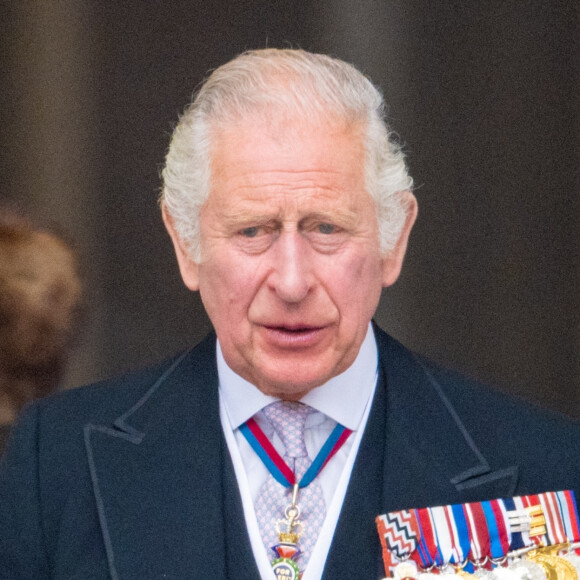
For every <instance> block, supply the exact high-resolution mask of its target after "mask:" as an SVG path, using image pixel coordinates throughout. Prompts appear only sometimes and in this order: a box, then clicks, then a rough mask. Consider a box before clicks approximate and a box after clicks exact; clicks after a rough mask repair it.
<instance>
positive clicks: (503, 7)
mask: <svg viewBox="0 0 580 580" xmlns="http://www.w3.org/2000/svg"><path fill="white" fill-rule="evenodd" d="M576 4H577V3H575V2H572V1H570V2H556V1H553V2H548V1H544V2H540V1H527V2H519V1H515V0H514V1H509V0H508V1H501V2H491V1H481V0H479V1H477V2H459V1H457V2H451V1H441V2H426V1H423V2H419V1H417V0H406V1H405V0H398V1H389V0H377V1H371V0H362V1H359V2H356V3H355V2H350V1H347V0H319V1H316V2H311V1H300V2H299V1H296V2H291V1H289V0H280V1H278V2H276V3H272V2H266V1H263V2H262V1H257V0H256V1H249V0H248V1H245V2H244V1H238V2H227V1H225V0H214V1H212V2H207V3H201V2H192V1H191V0H173V1H171V2H168V1H167V0H141V1H135V2H128V1H125V2H122V1H121V2H97V1H96V0H84V1H83V0H78V1H73V0H70V1H68V2H66V1H64V0H62V1H58V2H57V1H56V0H55V1H44V2H41V1H40V0H38V1H36V2H26V3H24V2H23V3H11V5H10V6H8V7H6V8H4V9H3V10H5V12H4V14H3V18H2V23H3V34H2V35H1V38H0V46H1V47H2V55H3V61H4V62H3V65H4V66H3V67H2V70H3V73H2V78H1V79H0V80H1V81H2V87H3V91H1V93H2V94H1V95H0V99H1V101H0V105H1V107H2V111H1V113H0V115H1V119H0V120H1V121H2V128H3V130H2V132H1V135H0V146H1V147H2V150H1V160H2V164H1V166H0V178H1V179H2V190H1V191H2V195H5V197H6V198H8V199H9V200H10V201H11V202H12V203H13V204H14V205H16V206H18V207H20V208H22V209H23V210H26V211H28V212H31V213H32V214H33V215H36V216H37V217H38V218H39V219H41V220H44V221H51V220H52V221H57V222H60V223H61V224H63V225H64V226H65V227H66V228H67V229H68V230H69V231H70V232H71V233H72V235H73V236H74V237H75V238H76V239H77V240H78V241H79V244H80V246H81V248H82V250H83V253H84V256H85V261H86V264H87V271H88V276H89V280H90V283H89V287H90V298H91V306H90V308H91V309H90V313H91V314H90V317H89V320H88V321H87V325H86V329H85V332H84V335H83V337H82V339H81V341H80V344H79V346H78V348H77V351H76V353H75V357H74V359H73V361H72V363H71V369H70V372H69V376H68V379H67V382H68V384H69V386H72V385H76V384H79V383H81V382H86V381H89V380H94V379H97V378H101V377H105V376H109V375H111V374H114V373H117V372H120V371H122V370H125V369H127V368H130V367H134V366H137V365H141V364H143V363H147V362H151V361H154V360H157V359H159V358H162V357H163V356H165V355H167V354H169V353H172V352H175V351H176V350H179V349H181V348H183V347H184V346H186V345H188V344H190V343H192V342H194V341H196V340H198V339H199V338H200V337H201V336H202V335H203V334H204V333H205V332H206V331H207V329H208V328H209V324H208V321H207V319H206V317H205V315H204V314H203V311H202V308H201V305H200V303H199V300H198V298H197V296H194V295H192V294H190V293H188V292H187V291H186V290H185V288H184V287H182V285H181V282H180V279H179V276H178V271H177V268H176V265H175V263H174V260H173V256H172V250H171V247H170V244H169V240H168V238H167V236H166V234H165V233H164V231H163V228H162V224H161V221H160V218H159V215H158V209H157V207H156V198H157V195H158V191H159V187H160V179H159V171H160V167H161V165H162V162H163V157H164V153H165V150H166V147H167V143H168V139H169V134H170V132H171V128H172V126H173V124H174V123H175V121H176V119H177V116H178V114H179V113H180V112H181V111H182V109H183V107H184V106H185V104H186V103H187V102H188V100H189V99H190V97H191V94H192V92H193V90H194V88H195V86H196V85H197V84H198V83H199V82H200V81H201V80H202V79H203V78H204V76H205V75H206V74H207V72H208V71H209V70H211V69H212V68H215V67H216V66H218V65H219V64H221V63H223V62H224V61H225V60H227V59H229V58H230V57H232V56H234V55H235V54H237V53H239V52H240V51H242V50H244V49H248V48H259V47H264V46H294V47H298V46H299V47H302V48H306V49H309V50H314V51H320V52H328V53H331V54H333V55H335V56H338V57H341V58H344V59H345V60H348V61H350V62H353V63H354V64H355V65H357V66H358V67H359V68H360V69H361V70H363V71H364V72H365V73H366V74H368V75H369V76H370V77H371V78H372V79H373V80H374V81H375V83H377V84H379V85H380V86H381V87H382V89H383V91H384V94H385V97H386V100H387V102H388V103H389V115H390V119H391V124H392V126H393V127H394V129H395V130H396V131H397V132H398V133H399V134H400V136H401V140H402V141H403V143H404V144H405V149H406V151H407V154H408V159H409V164H410V167H411V172H412V174H413V176H414V178H415V182H416V185H417V189H416V194H417V197H418V199H419V204H420V217H419V221H418V223H417V226H416V229H415V231H414V233H413V236H412V239H411V245H410V249H409V254H408V259H407V262H406V265H405V269H404V272H403V275H402V277H401V280H400V281H399V283H398V284H397V285H396V286H395V287H394V288H393V289H390V290H389V291H387V292H385V296H384V298H383V301H382V304H381V307H380V310H379V312H378V314H377V319H378V320H379V322H380V323H381V324H383V325H384V326H385V327H386V328H387V329H389V330H390V331H391V332H392V333H393V334H394V335H395V336H397V337H398V338H400V339H401V340H403V342H405V343H406V344H407V345H408V346H410V347H412V348H414V349H416V350H418V351H420V352H422V353H424V354H426V355H428V356H431V357H433V358H435V359H438V360H440V361H441V362H443V363H445V364H448V365H451V366H454V367H456V368H459V369H461V370H463V371H465V372H467V373H469V374H471V375H472V376H475V377H478V378H480V379H482V380H485V381H487V382H492V383H495V384H496V385H498V386H499V387H501V388H503V389H506V390H509V391H512V392H515V393H518V394H520V395H522V396H524V397H526V398H529V399H531V400H535V401H539V402H542V403H543V404H545V405H547V406H550V407H553V408H556V409H560V410H562V411H565V412H568V413H571V414H574V415H577V416H580V394H579V393H578V391H579V389H578V387H579V383H580V365H579V362H578V361H579V351H580V336H579V326H578V321H579V300H578V294H579V292H578V290H579V288H578V286H579V285H578V282H579V267H578V263H579V262H578V258H579V252H578V250H579V238H580V235H579V233H578V230H579V228H578V225H579V223H580V220H579V218H580V207H579V201H578V186H579V183H578V173H577V168H578V142H579V137H578V124H577V92H578V70H577V64H576V63H577V62H578V58H577V57H578V54H577V52H578V51H577V36H578V30H577V24H578V15H577V8H576ZM104 6H105V7H104Z"/></svg>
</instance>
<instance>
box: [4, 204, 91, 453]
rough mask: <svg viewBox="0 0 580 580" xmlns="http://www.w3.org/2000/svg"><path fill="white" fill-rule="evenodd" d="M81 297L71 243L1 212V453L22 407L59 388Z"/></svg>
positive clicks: (14, 216) (75, 257)
mask: <svg viewBox="0 0 580 580" xmlns="http://www.w3.org/2000/svg"><path fill="white" fill-rule="evenodd" d="M81 296H82V289H81V280H80V276H79V266H78V262H77V256H76V254H75V252H74V250H73V249H72V248H71V247H70V246H69V244H68V243H67V242H66V241H65V240H64V239H63V238H62V237H60V236H59V235H57V234H55V233H52V232H50V231H47V230H43V229H39V228H37V227H35V226H34V225H33V224H32V223H31V222H30V221H28V220H26V219H24V218H23V217H21V216H19V215H18V214H16V213H14V212H11V211H8V210H2V209H0V454H1V453H2V452H3V451H4V447H5V444H6V441H7V439H8V434H9V432H10V428H11V426H12V424H13V423H14V421H15V420H16V417H17V416H18V414H19V413H20V411H21V409H22V407H23V406H24V405H25V404H26V403H28V402H30V401H32V400H33V399H36V398H38V397H43V396H45V395H48V394H49V393H52V392H53V391H55V390H56V389H57V388H58V387H59V386H60V384H61V380H62V376H63V373H64V371H65V366H66V362H67V358H68V354H69V349H70V347H71V341H72V338H73V336H74V334H75V331H76V329H77V322H78V317H79V311H80V305H81Z"/></svg>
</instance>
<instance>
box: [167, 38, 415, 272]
mask: <svg viewBox="0 0 580 580" xmlns="http://www.w3.org/2000/svg"><path fill="white" fill-rule="evenodd" d="M384 108H385V107H384V102H383V98H382V95H381V94H380V92H379V91H378V90H377V89H376V87H375V86H374V85H373V84H372V83H371V82H370V81H369V80H368V79H367V78H366V77H365V76H364V75H363V74H361V73H360V72H359V71H358V70H356V69H355V68H354V67H353V66H352V65H350V64H347V63H345V62H343V61H341V60H338V59H335V58H331V57H329V56H326V55H321V54H312V53H309V52H306V51H303V50H292V49H263V50H255V51H250V52H245V53H243V54H241V55H239V56H238V57H236V58H234V59H233V60H231V61H230V62H228V63H226V64H224V65H222V66H220V67H219V68H218V69H216V70H215V71H214V72H213V73H212V74H211V75H210V76H209V78H208V79H207V80H206V81H205V83H204V84H203V85H202V86H201V88H200V90H199V92H198V93H197V96H196V97H195V99H194V101H193V102H192V103H191V104H190V105H189V106H188V107H187V108H186V110H185V112H184V114H183V115H182V117H181V118H180V120H179V123H178V124H177V127H176V128H175V131H174V132H173V136H172V139H171V143H170V146H169V151H168V153H167V157H166V162H165V168H164V170H163V174H162V175H163V183H164V184H163V192H162V195H161V203H162V204H164V205H165V207H166V208H167V211H168V212H169V214H170V216H171V217H172V219H173V223H174V227H175V230H176V232H177V234H178V236H179V237H180V239H181V241H182V242H183V243H184V245H185V247H186V248H187V250H188V251H189V253H190V256H191V257H192V258H193V259H194V260H195V261H197V262H199V261H200V260H201V248H200V231H199V216H200V211H201V208H202V206H203V204H204V203H205V201H206V200H207V198H208V196H209V193H210V188H211V167H210V145H211V130H210V129H214V128H217V127H219V126H227V125H229V124H231V123H232V122H235V121H236V120H240V119H244V118H248V117H251V116H254V117H255V116H256V114H260V115H264V114H271V115H273V116H274V117H273V118H275V117H276V116H280V115H288V116H291V115H296V114H300V116H301V118H303V119H306V120H308V121H320V120H322V119H324V118H325V117H328V115H335V116H337V117H338V118H341V119H344V120H345V121H346V122H349V123H360V124H361V125H362V126H363V127H365V128H366V131H365V150H366V166H365V181H366V187H367V191H368V193H369V194H370V195H371V196H372V197H373V199H374V200H375V204H376V212H377V221H378V226H379V237H380V247H381V252H382V253H383V255H385V254H387V253H388V252H389V251H390V250H391V249H393V247H394V246H395V244H396V242H397V240H398V237H399V235H400V233H401V231H402V228H403V226H404V223H405V218H406V214H407V207H406V206H405V203H406V199H407V196H405V195H402V194H403V192H404V191H406V190H410V189H411V187H412V184H413V182H412V179H411V177H410V176H409V174H408V172H407V167H406V165H405V160H404V156H403V153H402V152H401V149H400V147H399V146H398V145H397V144H396V143H395V142H394V141H393V139H392V135H391V132H390V130H389V128H388V127H387V125H386V122H385V120H384V113H385V112H384ZM269 112H271V113H269Z"/></svg>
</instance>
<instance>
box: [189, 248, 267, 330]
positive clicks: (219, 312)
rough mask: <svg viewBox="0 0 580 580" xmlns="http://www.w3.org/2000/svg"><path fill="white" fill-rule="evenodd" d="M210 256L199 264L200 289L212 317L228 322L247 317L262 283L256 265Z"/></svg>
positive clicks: (229, 258)
mask: <svg viewBox="0 0 580 580" xmlns="http://www.w3.org/2000/svg"><path fill="white" fill-rule="evenodd" d="M230 256H231V254H230V255H229V256H228V257H227V258H225V259H224V258H221V257H220V258H219V259H218V258H217V257H211V259H210V260H207V261H206V262H205V265H202V266H201V267H200V274H199V275H200V281H199V291H200V295H201V299H202V301H203V303H204V306H205V308H206V310H207V312H208V314H209V316H210V318H212V320H213V317H219V318H220V319H222V321H223V322H224V323H225V324H227V323H228V319H229V320H230V321H231V322H234V321H236V320H238V319H239V318H241V317H245V313H246V312H247V309H248V307H249V304H250V303H251V301H252V299H253V296H254V294H255V292H256V289H257V287H258V285H259V282H258V276H257V273H256V272H255V268H249V267H248V264H247V263H244V261H243V260H238V259H236V258H235V257H230Z"/></svg>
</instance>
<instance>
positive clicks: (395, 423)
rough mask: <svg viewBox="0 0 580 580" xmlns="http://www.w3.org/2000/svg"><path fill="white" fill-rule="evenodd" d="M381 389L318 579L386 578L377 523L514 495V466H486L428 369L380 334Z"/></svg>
mask: <svg viewBox="0 0 580 580" xmlns="http://www.w3.org/2000/svg"><path fill="white" fill-rule="evenodd" d="M375 333H376V336H377V343H378V347H379V359H380V360H379V383H378V385H377V390H376V393H375V398H374V400H373V407H372V409H371V413H370V415H369V420H368V423H367V426H366V429H365V433H364V436H363V439H362V441H361V447H360V449H359V454H358V456H357V459H356V462H355V465H354V468H353V472H352V475H351V480H350V483H349V487H348V490H347V495H346V497H345V502H344V505H343V509H342V512H341V516H340V519H339V522H338V525H337V528H336V531H335V535H334V540H333V543H332V546H331V550H330V553H329V558H328V563H327V566H326V569H325V574H324V578H329V579H330V578H337V577H349V578H362V577H372V576H369V573H372V572H371V571H373V570H376V577H377V578H382V577H383V576H384V569H383V566H382V562H381V557H380V553H381V547H380V543H379V538H378V534H377V532H376V528H375V521H374V520H375V517H376V516H377V515H378V514H381V513H385V512H388V511H393V510H398V509H406V508H414V507H425V506H434V505H442V504H450V503H463V502H468V501H478V500H482V499H490V498H495V497H506V496H511V495H513V491H514V488H515V484H516V481H517V467H516V466H511V465H509V466H501V467H499V468H497V469H492V468H491V467H490V464H489V462H488V461H487V459H486V458H485V457H484V456H483V455H482V454H481V453H480V451H479V450H478V448H477V446H476V445H475V443H474V442H473V441H472V439H471V437H470V435H469V433H468V432H467V430H466V428H465V426H464V425H463V423H462V422H461V420H460V418H459V417H458V416H457V415H456V413H455V411H454V409H453V407H452V405H451V404H450V403H449V401H448V400H447V398H446V396H445V393H444V392H443V390H442V388H441V385H439V384H438V383H437V381H436V380H435V378H434V377H433V376H432V375H431V373H430V372H429V370H428V368H427V367H426V366H424V365H423V364H422V363H421V362H420V361H419V360H418V359H416V358H415V357H414V356H413V355H412V354H411V353H410V352H409V351H408V350H407V349H405V348H404V347H403V346H401V345H400V344H399V343H397V342H396V341H394V340H393V339H391V338H390V337H389V336H388V335H386V334H385V333H383V332H382V331H381V330H380V329H375Z"/></svg>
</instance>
